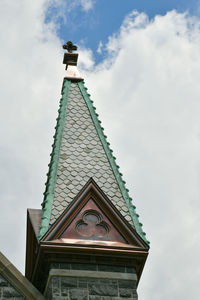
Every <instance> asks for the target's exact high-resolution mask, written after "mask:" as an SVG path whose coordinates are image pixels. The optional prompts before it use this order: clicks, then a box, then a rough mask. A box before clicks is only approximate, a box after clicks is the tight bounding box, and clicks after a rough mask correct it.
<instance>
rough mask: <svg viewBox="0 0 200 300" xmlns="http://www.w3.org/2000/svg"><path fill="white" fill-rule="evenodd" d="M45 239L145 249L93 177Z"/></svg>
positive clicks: (143, 244) (138, 237) (133, 230)
mask: <svg viewBox="0 0 200 300" xmlns="http://www.w3.org/2000/svg"><path fill="white" fill-rule="evenodd" d="M42 241H52V242H55V241H56V242H60V243H66V244H67V243H79V244H81V243H82V244H84V243H85V241H87V244H91V243H92V244H96V245H98V244H102V242H103V244H104V245H105V246H106V245H107V246H108V245H109V246H113V247H115V246H118V247H120V246H121V247H129V246H131V247H135V248H138V249H139V248H140V249H146V244H145V243H144V241H143V240H142V239H141V238H140V236H139V235H138V234H137V232H136V230H135V229H133V228H132V227H131V226H130V224H129V223H128V222H127V221H126V219H125V218H124V217H123V216H122V215H121V213H120V212H119V211H118V210H117V209H116V207H115V206H114V205H113V203H112V202H111V201H110V200H109V199H108V197H107V196H106V195H105V194H104V192H103V191H102V190H101V188H100V187H99V186H98V185H97V184H96V183H95V181H94V180H93V179H92V178H91V179H90V180H89V181H88V183H87V184H86V185H85V186H84V187H83V189H82V190H81V192H80V193H79V194H78V195H77V196H76V197H75V199H74V200H73V201H72V202H71V205H70V206H69V207H68V208H66V210H65V211H64V212H63V214H62V215H61V216H60V218H58V220H57V221H56V222H55V223H54V224H53V225H52V226H51V228H50V229H49V231H48V232H47V234H46V235H45V236H44V238H43V239H42Z"/></svg>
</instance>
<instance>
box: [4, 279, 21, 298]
mask: <svg viewBox="0 0 200 300" xmlns="http://www.w3.org/2000/svg"><path fill="white" fill-rule="evenodd" d="M6 299H10V300H24V299H25V298H24V297H23V296H22V295H20V293H19V292H18V291H17V290H16V289H15V288H14V287H13V286H12V285H11V284H10V283H9V282H8V281H7V280H6V279H5V278H4V277H3V276H2V275H0V300H6Z"/></svg>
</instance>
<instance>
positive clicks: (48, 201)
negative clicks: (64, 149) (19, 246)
mask: <svg viewBox="0 0 200 300" xmlns="http://www.w3.org/2000/svg"><path fill="white" fill-rule="evenodd" d="M70 85H71V81H70V80H66V79H64V82H63V87H62V97H61V99H60V106H59V110H58V118H57V124H56V127H55V129H56V132H55V135H54V136H53V137H54V143H53V145H52V148H53V149H52V153H51V154H50V156H51V161H50V163H49V171H48V173H47V182H46V189H45V192H44V200H43V203H42V209H43V216H42V221H41V226H40V233H39V236H38V239H41V238H42V236H43V235H44V234H45V233H46V231H47V230H48V227H49V222H50V217H51V210H52V205H53V200H54V191H55V184H56V177H57V169H58V162H59V154H60V148H61V141H62V136H63V131H64V126H65V119H66V110H67V103H68V95H69V90H70Z"/></svg>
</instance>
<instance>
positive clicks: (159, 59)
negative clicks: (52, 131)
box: [86, 11, 200, 300]
mask: <svg viewBox="0 0 200 300" xmlns="http://www.w3.org/2000/svg"><path fill="white" fill-rule="evenodd" d="M107 50H108V58H107V59H106V60H105V61H104V62H103V63H102V64H101V65H99V66H97V68H96V70H94V71H93V72H92V73H91V74H88V73H87V79H86V82H87V86H88V87H89V91H90V93H91V94H92V99H93V100H95V104H96V106H97V112H99V114H100V118H101V119H102V121H103V125H104V127H105V129H106V134H107V135H108V137H110V138H109V140H110V142H111V145H112V147H113V148H114V153H115V154H116V156H117V158H118V163H119V164H120V166H121V167H122V173H124V176H125V179H126V181H127V183H128V184H127V185H128V188H129V189H130V194H131V195H132V196H133V197H134V203H135V204H136V207H137V210H138V212H139V213H140V215H141V217H140V219H141V221H142V222H144V230H145V231H146V232H147V237H148V238H149V239H150V241H151V251H150V257H149V258H148V262H147V265H146V268H145V269H144V274H143V276H142V279H141V282H140V287H139V299H142V300H148V299H149V297H150V298H153V299H155V300H156V299H158V300H160V299H188V298H190V299H197V298H198V294H199V291H198V279H197V278H198V277H199V273H200V265H199V263H197V262H198V256H199V250H200V239H199V232H198V228H199V226H200V204H199V195H200V188H199V178H200V155H199V153H200V118H199V112H200V100H199V95H200V86H199V81H200V56H199V53H200V21H199V19H197V18H192V17H190V16H188V15H187V14H178V13H177V12H176V11H172V12H169V13H168V14H167V15H165V16H157V17H156V18H155V19H154V20H153V21H150V20H149V19H148V17H147V16H146V15H145V14H138V13H136V12H133V13H132V14H130V15H129V16H128V17H127V18H126V20H125V21H124V23H123V24H122V26H121V30H120V32H119V33H118V34H117V35H114V36H112V37H110V39H109V43H108V45H107ZM190 253H192V256H191V255H190ZM191 273H192V275H191ZM188 286H189V287H190V288H189V289H188V288H187V287H188ZM150 295H151V296H150Z"/></svg>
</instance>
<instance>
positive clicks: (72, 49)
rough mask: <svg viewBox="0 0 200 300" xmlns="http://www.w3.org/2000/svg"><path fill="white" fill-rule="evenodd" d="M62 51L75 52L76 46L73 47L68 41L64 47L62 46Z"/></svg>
mask: <svg viewBox="0 0 200 300" xmlns="http://www.w3.org/2000/svg"><path fill="white" fill-rule="evenodd" d="M63 49H65V50H67V51H68V52H69V53H72V51H76V50H77V46H76V45H74V44H73V43H72V42H71V41H68V42H67V43H66V44H65V45H63Z"/></svg>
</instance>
